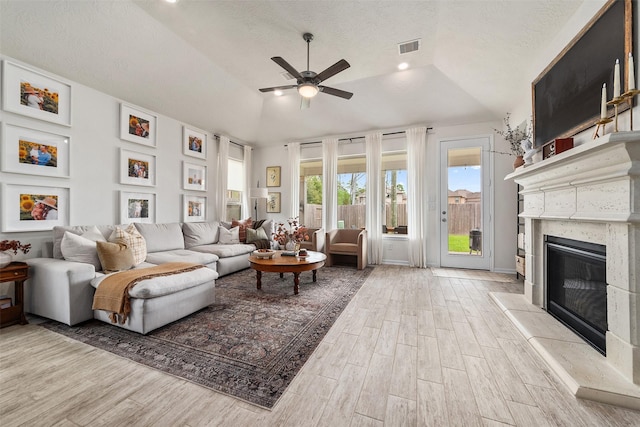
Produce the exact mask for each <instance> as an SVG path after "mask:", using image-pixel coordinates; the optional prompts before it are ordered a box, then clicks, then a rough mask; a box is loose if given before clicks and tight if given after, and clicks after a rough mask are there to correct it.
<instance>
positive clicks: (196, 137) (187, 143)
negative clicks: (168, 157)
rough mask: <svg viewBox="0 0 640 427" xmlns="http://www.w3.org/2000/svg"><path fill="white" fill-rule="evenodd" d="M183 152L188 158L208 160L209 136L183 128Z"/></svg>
mask: <svg viewBox="0 0 640 427" xmlns="http://www.w3.org/2000/svg"><path fill="white" fill-rule="evenodd" d="M182 152H183V153H184V154H186V155H187V156H191V157H197V158H199V159H203V160H206V159H207V134H206V133H204V132H201V131H197V130H194V129H190V128H188V127H186V126H183V127H182Z"/></svg>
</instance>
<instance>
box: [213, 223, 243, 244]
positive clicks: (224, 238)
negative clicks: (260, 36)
mask: <svg viewBox="0 0 640 427" xmlns="http://www.w3.org/2000/svg"><path fill="white" fill-rule="evenodd" d="M218 230H219V232H220V237H219V238H218V243H220V244H222V245H235V244H238V243H240V237H239V236H240V228H239V227H233V228H232V229H231V230H227V229H226V228H224V227H222V226H220V227H218Z"/></svg>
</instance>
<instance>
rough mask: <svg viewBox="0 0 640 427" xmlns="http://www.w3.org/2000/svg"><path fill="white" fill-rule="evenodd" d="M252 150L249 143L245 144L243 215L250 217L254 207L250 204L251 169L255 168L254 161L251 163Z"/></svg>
mask: <svg viewBox="0 0 640 427" xmlns="http://www.w3.org/2000/svg"><path fill="white" fill-rule="evenodd" d="M251 150H252V148H251V147H249V146H248V145H245V146H244V161H243V166H244V188H243V189H242V215H243V216H244V217H245V218H248V217H250V216H251V214H252V212H253V209H251V207H250V205H249V196H250V194H249V193H250V191H251V190H250V189H251V187H252V185H251V181H252V180H251V171H252V170H253V168H252V163H251ZM238 219H242V218H238ZM257 219H258V218H254V220H257Z"/></svg>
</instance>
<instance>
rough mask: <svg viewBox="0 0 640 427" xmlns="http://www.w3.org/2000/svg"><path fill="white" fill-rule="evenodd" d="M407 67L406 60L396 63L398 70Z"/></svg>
mask: <svg viewBox="0 0 640 427" xmlns="http://www.w3.org/2000/svg"><path fill="white" fill-rule="evenodd" d="M407 68H409V64H408V63H407V62H402V63H400V64H398V70H400V71H402V70H406V69H407Z"/></svg>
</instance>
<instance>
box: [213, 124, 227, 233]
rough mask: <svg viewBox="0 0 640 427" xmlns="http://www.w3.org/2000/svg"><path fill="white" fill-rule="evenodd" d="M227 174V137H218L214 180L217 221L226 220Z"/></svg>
mask: <svg viewBox="0 0 640 427" xmlns="http://www.w3.org/2000/svg"><path fill="white" fill-rule="evenodd" d="M228 174H229V138H228V137H226V136H221V137H220V145H219V147H218V177H217V181H216V184H217V186H216V210H217V211H218V219H219V221H226V220H227V177H228Z"/></svg>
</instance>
